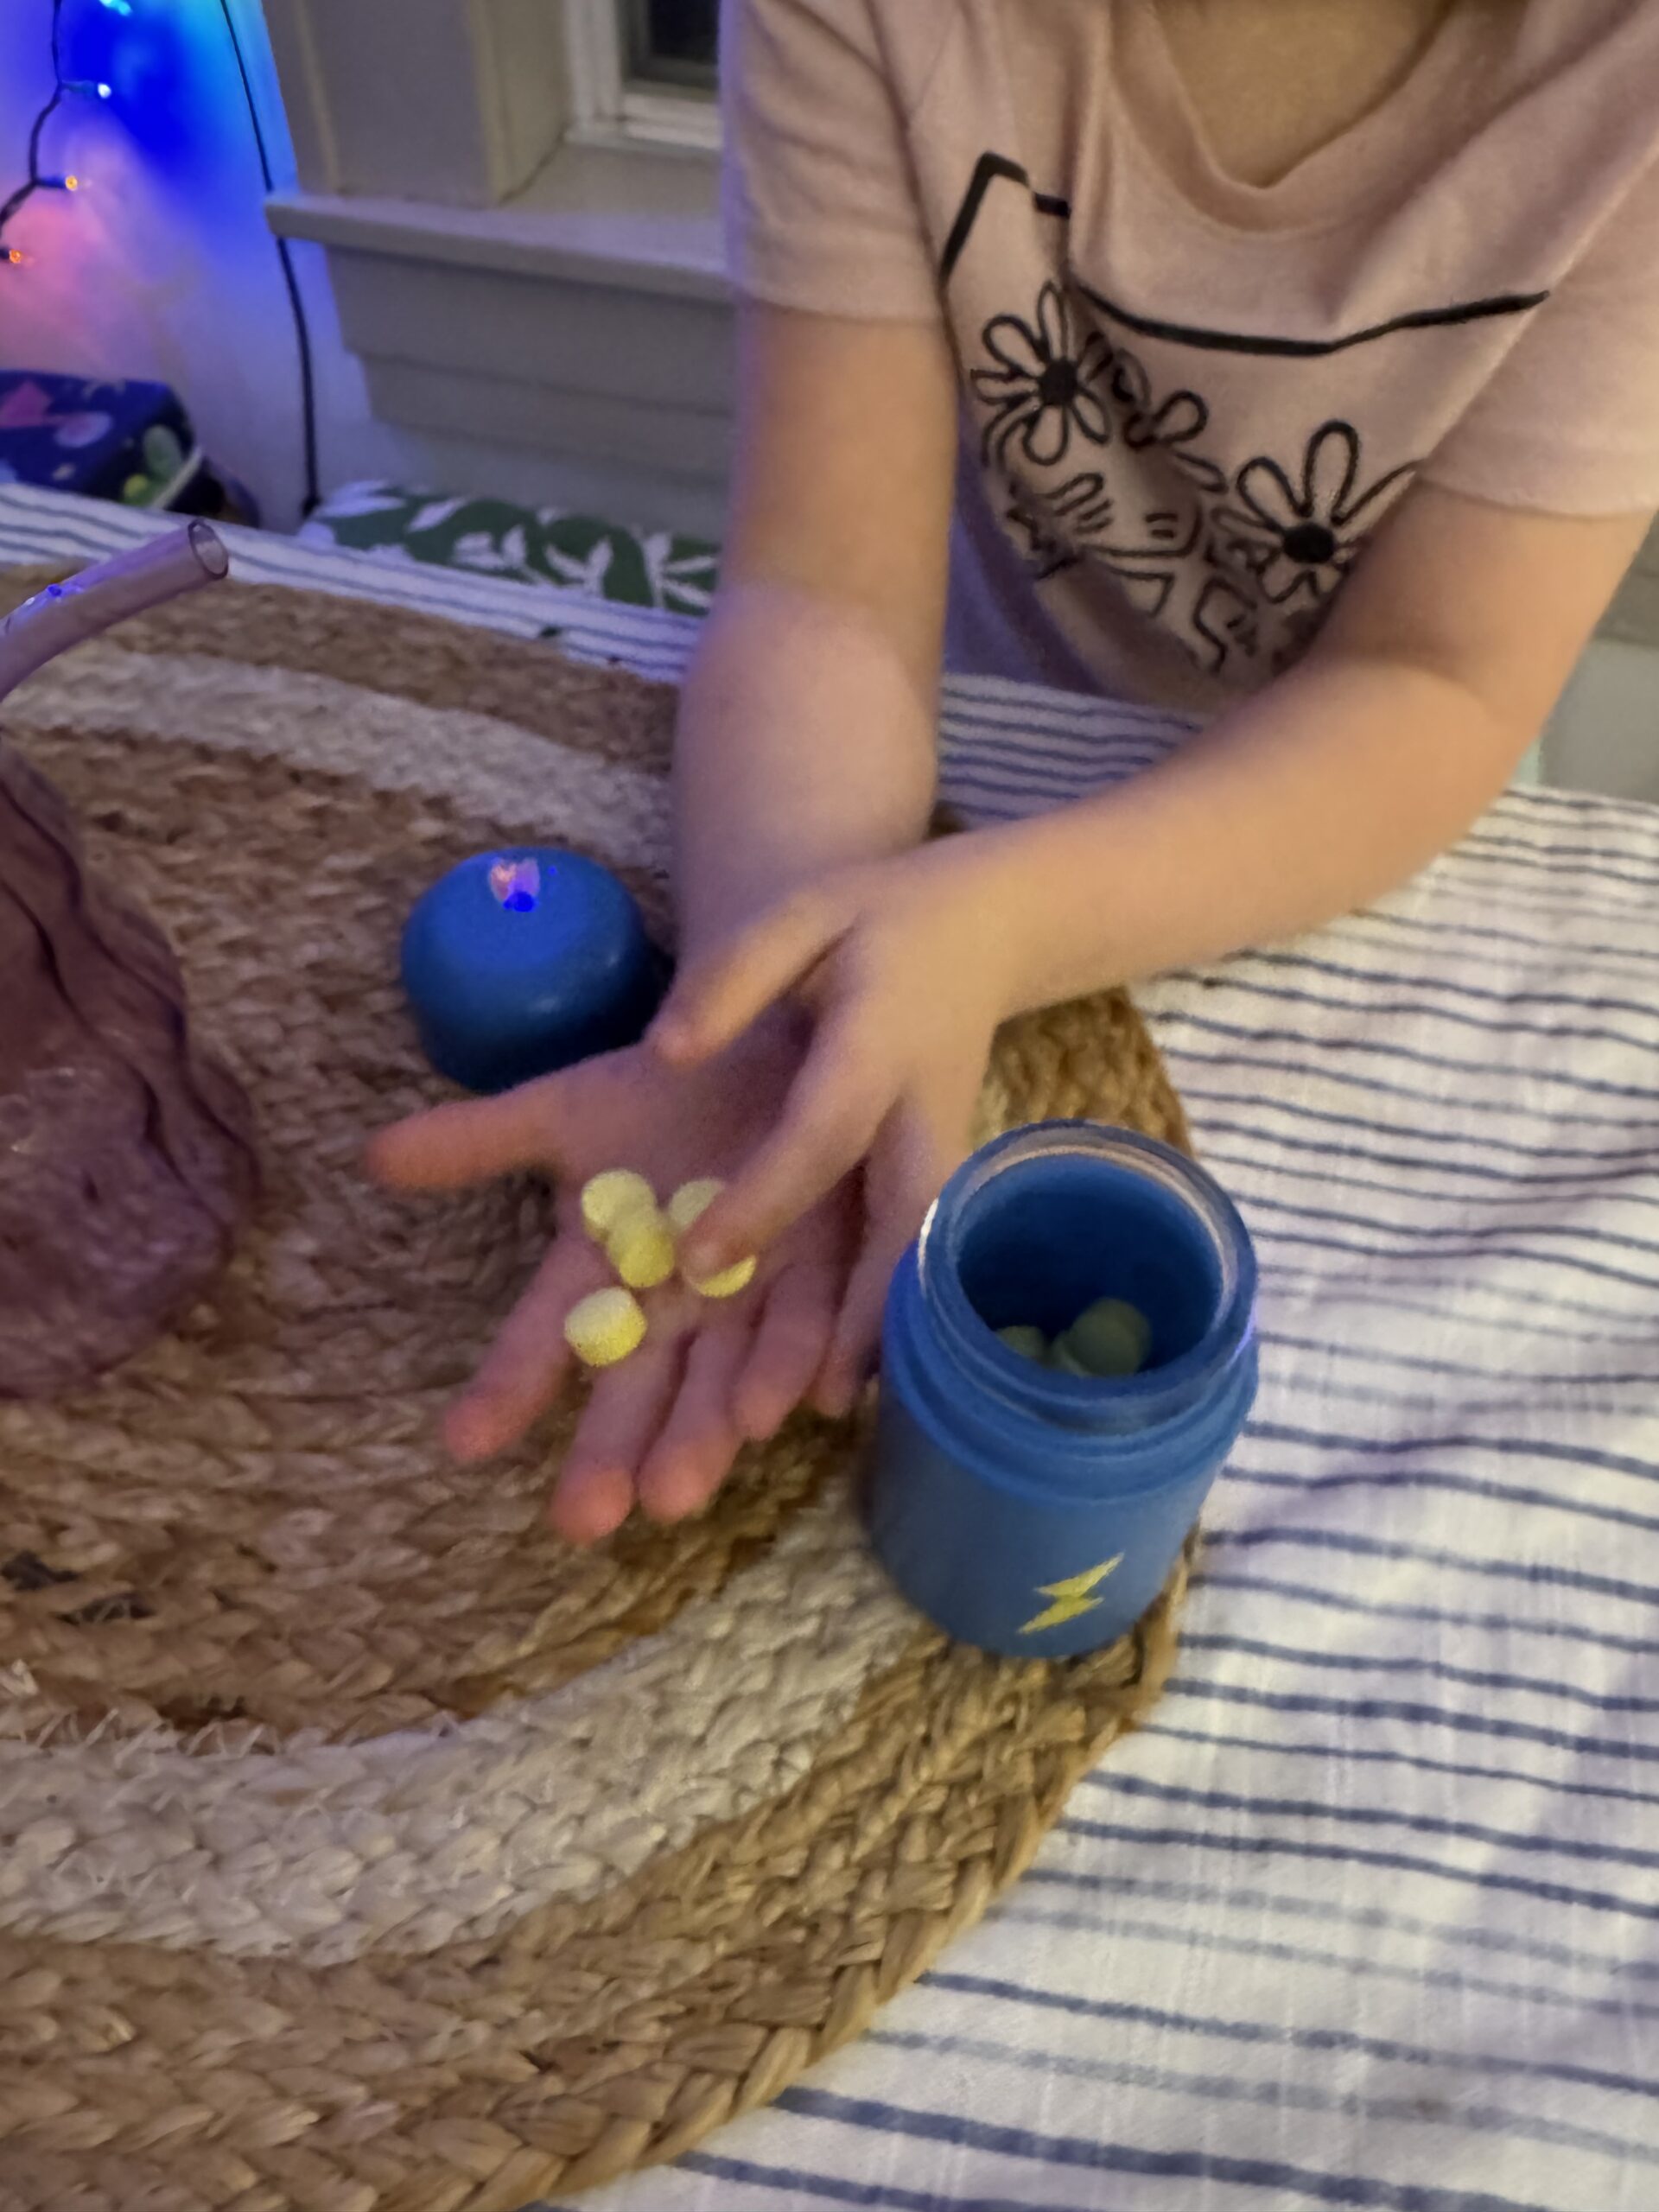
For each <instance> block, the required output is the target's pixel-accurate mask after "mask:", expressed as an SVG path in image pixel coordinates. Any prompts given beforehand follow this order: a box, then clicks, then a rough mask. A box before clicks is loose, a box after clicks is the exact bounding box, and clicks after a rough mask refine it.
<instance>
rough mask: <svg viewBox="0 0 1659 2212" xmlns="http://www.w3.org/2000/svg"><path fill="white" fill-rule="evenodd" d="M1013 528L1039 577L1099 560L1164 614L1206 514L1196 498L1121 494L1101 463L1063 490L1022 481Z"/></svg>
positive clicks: (1132, 594)
mask: <svg viewBox="0 0 1659 2212" xmlns="http://www.w3.org/2000/svg"><path fill="white" fill-rule="evenodd" d="M1007 523H1008V527H1009V529H1010V531H1012V532H1013V533H1014V535H1015V536H1016V537H1022V538H1023V539H1024V540H1025V542H1026V544H1027V548H1028V549H1029V550H1028V559H1029V563H1030V567H1031V572H1032V575H1033V577H1034V579H1035V580H1036V582H1039V583H1041V582H1045V581H1046V579H1047V578H1048V577H1050V576H1052V575H1058V574H1059V572H1060V570H1061V569H1075V568H1076V567H1077V566H1078V565H1079V563H1082V562H1084V561H1093V562H1096V563H1098V564H1099V565H1100V566H1101V567H1102V568H1103V569H1109V571H1110V573H1111V574H1112V575H1114V576H1116V578H1117V579H1118V581H1119V582H1120V583H1122V585H1123V586H1124V588H1125V590H1126V592H1127V594H1128V599H1129V602H1130V604H1131V605H1132V606H1133V607H1136V608H1137V609H1138V610H1139V611H1140V612H1141V613H1143V614H1148V615H1158V614H1161V613H1163V611H1164V608H1165V607H1166V605H1167V604H1168V601H1169V595H1170V593H1171V592H1172V591H1173V588H1174V585H1175V571H1176V567H1177V566H1178V565H1179V563H1180V562H1182V561H1184V560H1185V558H1186V557H1187V556H1188V555H1189V554H1190V553H1191V552H1192V550H1193V547H1194V546H1195V545H1196V543H1198V534H1199V531H1200V530H1201V528H1202V526H1203V516H1202V513H1201V511H1200V509H1199V506H1198V502H1197V501H1196V500H1192V501H1190V502H1188V503H1186V504H1185V505H1176V506H1170V505H1162V504H1160V505H1156V506H1150V507H1149V506H1147V505H1146V504H1145V502H1144V500H1142V499H1135V498H1131V499H1128V500H1124V499H1120V498H1119V497H1118V496H1117V494H1116V493H1114V491H1113V490H1112V487H1111V485H1110V483H1109V480H1108V479H1107V478H1106V476H1105V475H1104V474H1103V473H1102V471H1101V470H1099V469H1097V468H1090V469H1085V470H1084V471H1083V472H1082V473H1081V474H1078V475H1076V476H1072V477H1069V478H1068V479H1067V480H1066V481H1065V483H1064V484H1062V485H1060V486H1058V489H1056V490H1054V491H1052V492H1049V491H1042V490H1039V489H1037V488H1035V487H1034V486H1030V485H1023V484H1016V485H1015V486H1014V497H1013V499H1012V500H1011V501H1010V503H1009V505H1008V506H1007Z"/></svg>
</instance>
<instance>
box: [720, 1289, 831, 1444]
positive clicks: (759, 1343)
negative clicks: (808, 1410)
mask: <svg viewBox="0 0 1659 2212" xmlns="http://www.w3.org/2000/svg"><path fill="white" fill-rule="evenodd" d="M835 1319H836V1275H835V1270H834V1268H832V1267H831V1266H829V1263H828V1262H823V1263H819V1262H813V1261H801V1262H798V1263H797V1264H796V1265H795V1266H794V1267H791V1268H785V1270H784V1272H783V1274H781V1275H779V1278H778V1280H777V1281H776V1282H775V1283H773V1285H772V1288H771V1289H770V1291H769V1292H768V1293H767V1295H766V1308H765V1311H764V1312H763V1313H762V1314H761V1316H760V1328H759V1329H758V1330H757V1332H755V1337H754V1341H753V1345H752V1347H751V1349H750V1351H749V1355H748V1358H747V1361H746V1362H745V1363H744V1368H743V1372H742V1374H741V1376H740V1377H739V1379H738V1383H737V1387H736V1389H735V1390H734V1393H733V1396H732V1410H733V1414H734V1417H735V1419H736V1421H737V1426H738V1427H739V1429H740V1430H741V1432H742V1433H743V1434H744V1435H745V1436H746V1437H747V1438H748V1439H749V1440H751V1442H753V1443H756V1444H764V1443H766V1441H767V1440H768V1439H770V1438H772V1437H773V1436H775V1435H776V1434H777V1433H778V1431H779V1429H780V1428H781V1427H783V1425H784V1423H785V1421H787V1420H788V1419H789V1416H790V1415H791V1414H792V1413H793V1412H794V1410H795V1408H796V1407H797V1406H798V1405H800V1404H801V1403H802V1402H804V1399H805V1396H806V1394H807V1392H808V1391H809V1390H810V1389H811V1387H812V1383H813V1378H814V1377H815V1376H817V1372H818V1370H819V1369H820V1368H821V1367H822V1366H823V1360H824V1355H825V1352H826V1351H827V1350H828V1348H829V1332H830V1331H831V1329H832V1328H833V1327H834V1325H835Z"/></svg>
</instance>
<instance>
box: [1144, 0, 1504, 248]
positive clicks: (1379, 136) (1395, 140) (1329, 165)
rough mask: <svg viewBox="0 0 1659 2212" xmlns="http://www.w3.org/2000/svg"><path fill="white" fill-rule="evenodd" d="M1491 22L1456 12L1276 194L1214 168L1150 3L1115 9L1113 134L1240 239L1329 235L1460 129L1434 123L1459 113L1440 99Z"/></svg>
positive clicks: (1484, 14)
mask: <svg viewBox="0 0 1659 2212" xmlns="http://www.w3.org/2000/svg"><path fill="white" fill-rule="evenodd" d="M1488 12H1489V11H1488V10H1486V9H1485V8H1484V6H1481V5H1478V4H1471V0H1455V4H1454V5H1453V6H1452V8H1451V9H1450V10H1448V11H1447V13H1446V16H1444V17H1443V18H1442V20H1441V21H1440V23H1439V24H1438V25H1437V26H1436V28H1435V29H1434V31H1433V34H1432V35H1431V36H1430V37H1429V39H1428V41H1427V44H1426V45H1425V46H1424V47H1423V48H1422V50H1421V53H1420V54H1418V56H1417V58H1416V60H1414V62H1413V63H1412V65H1411V67H1410V68H1409V70H1408V72H1407V73H1406V75H1405V76H1404V78H1402V80H1401V82H1400V83H1399V84H1398V85H1396V86H1395V88H1394V90H1393V91H1392V92H1389V93H1388V94H1387V95H1386V96H1385V97H1384V98H1383V99H1381V100H1379V101H1378V102H1377V104H1376V106H1375V107H1373V108H1371V109H1370V111H1368V112H1367V113H1366V114H1364V115H1363V116H1362V117H1360V118H1359V119H1358V121H1357V122H1356V123H1353V124H1350V125H1349V127H1348V129H1347V130H1343V131H1340V132H1338V135H1337V136H1336V137H1334V138H1330V139H1327V140H1326V141H1325V143H1324V144H1323V145H1322V146H1319V147H1316V148H1315V149H1314V150H1313V152H1312V153H1310V154H1306V155H1304V156H1303V157H1302V159H1301V160H1300V161H1299V162H1296V163H1295V164H1294V166H1293V167H1292V168H1289V169H1287V171H1286V172H1285V174H1284V175H1282V176H1281V177H1278V178H1276V179H1275V180H1274V182H1273V183H1271V184H1250V183H1249V182H1247V181H1245V180H1244V179H1243V178H1241V177H1236V176H1235V175H1232V174H1231V172H1230V171H1229V170H1227V169H1225V168H1223V167H1222V165H1221V163H1220V162H1218V161H1217V158H1216V156H1215V154H1214V152H1213V150H1212V149H1211V145H1210V142H1209V140H1208V138H1207V137H1206V136H1205V130H1204V126H1203V124H1202V122H1201V121H1200V119H1199V117H1198V111H1197V109H1196V108H1195V107H1194V105H1193V104H1192V98H1191V96H1190V94H1189V93H1188V92H1187V88H1186V84H1185V79H1184V78H1183V77H1182V75H1181V72H1180V67H1179V64H1178V62H1177V61H1176V59H1175V55H1174V52H1173V48H1171V46H1170V44H1169V41H1168V39H1167V38H1166V35H1165V33H1164V27H1163V24H1162V22H1160V18H1159V14H1158V8H1157V0H1119V4H1118V7H1117V10H1116V14H1117V16H1118V24H1117V39H1116V46H1117V54H1116V67H1114V68H1113V70H1112V72H1111V76H1112V81H1113V85H1114V88H1115V91H1116V93H1117V95H1118V98H1117V101H1116V105H1117V107H1118V110H1119V119H1120V123H1121V124H1122V125H1123V126H1125V127H1126V128H1127V129H1128V130H1129V132H1130V133H1131V134H1132V135H1133V136H1134V137H1135V139H1136V140H1137V141H1138V142H1139V143H1140V144H1141V147H1142V149H1144V150H1145V152H1146V153H1147V156H1149V157H1150V158H1151V160H1152V162H1154V166H1155V167H1156V168H1158V169H1159V170H1160V171H1161V173H1162V175H1163V176H1164V178H1165V181H1166V182H1167V183H1169V184H1170V185H1172V186H1173V188H1174V189H1175V190H1176V192H1177V193H1178V194H1179V195H1180V196H1181V197H1182V198H1183V199H1185V200H1186V201H1187V202H1188V203H1189V204H1190V205H1191V206H1192V207H1194V208H1196V209H1197V210H1198V213H1201V214H1203V215H1205V217H1207V218H1208V219H1210V220H1211V221H1212V222H1215V223H1218V224H1220V225H1222V226H1224V227H1226V228H1229V229H1233V230H1240V231H1271V232H1287V231H1309V230H1325V229H1331V228H1335V227H1337V226H1340V225H1342V224H1344V223H1346V222H1349V221H1351V220H1353V219H1355V218H1357V216H1359V215H1361V214H1363V213H1365V212H1366V211H1367V210H1368V209H1369V208H1370V207H1371V206H1372V205H1373V204H1374V203H1375V202H1376V200H1379V199H1382V198H1384V197H1387V196H1389V194H1394V195H1396V196H1397V195H1398V194H1399V193H1400V191H1401V189H1402V184H1404V183H1405V182H1406V181H1408V179H1409V177H1410V176H1411V175H1413V174H1414V173H1415V171H1416V169H1417V168H1418V166H1419V163H1420V162H1421V158H1422V156H1423V154H1424V152H1425V151H1426V150H1427V149H1426V147H1425V145H1424V143H1423V142H1424V138H1425V137H1433V138H1434V139H1436V140H1438V139H1439V138H1440V136H1441V135H1442V133H1443V131H1444V130H1445V129H1446V127H1447V124H1450V125H1451V127H1452V128H1455V127H1456V116H1455V115H1454V114H1452V113H1446V114H1443V115H1440V116H1437V115H1436V114H1435V112H1434V111H1435V110H1436V108H1437V107H1438V108H1439V109H1440V110H1442V111H1456V112H1457V113H1459V114H1460V113H1461V112H1463V111H1464V110H1465V101H1463V100H1462V99H1454V100H1447V99H1445V97H1444V94H1445V88H1446V83H1447V81H1448V79H1455V78H1456V76H1457V73H1458V72H1459V69H1463V70H1465V81H1467V78H1466V68H1467V66H1468V65H1469V64H1470V63H1471V61H1472V60H1473V58H1474V53H1475V50H1476V49H1477V48H1478V47H1479V45H1480V44H1481V43H1482V42H1483V41H1484V37H1485V35H1486V32H1487V29H1488ZM1414 124H1416V125H1418V126H1419V127H1418V128H1415V129H1414ZM1437 125H1438V126H1439V127H1436V126H1437Z"/></svg>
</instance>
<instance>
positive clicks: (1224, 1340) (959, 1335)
mask: <svg viewBox="0 0 1659 2212" xmlns="http://www.w3.org/2000/svg"><path fill="white" fill-rule="evenodd" d="M1056 1158H1087V1159H1091V1160H1098V1161H1101V1162H1102V1163H1103V1164H1105V1165H1108V1166H1113V1167H1116V1168H1117V1169H1119V1170H1120V1171H1124V1172H1127V1173H1130V1174H1134V1175H1139V1176H1141V1177H1144V1178H1145V1179H1147V1180H1149V1181H1153V1182H1156V1183H1158V1184H1160V1185H1162V1187H1163V1188H1164V1189H1165V1190H1166V1191H1167V1192H1171V1193H1172V1194H1173V1196H1174V1197H1175V1198H1178V1199H1179V1201H1180V1203H1181V1204H1182V1205H1183V1206H1184V1208H1185V1211H1186V1212H1187V1214H1188V1215H1189V1217H1191V1218H1192V1219H1193V1220H1194V1221H1195V1222H1196V1223H1197V1224H1198V1226H1199V1228H1200V1229H1201V1230H1203V1232H1204V1233H1205V1236H1206V1237H1207V1238H1208V1240H1209V1242H1210V1243H1211V1245H1212V1247H1213V1249H1214V1251H1215V1255H1216V1260H1217V1269H1218V1274H1219V1287H1218V1290H1217V1299H1216V1306H1215V1312H1214V1313H1213V1315H1212V1317H1211V1322H1210V1325H1209V1326H1208V1327H1207V1328H1206V1329H1205V1332H1204V1334H1203V1335H1202V1336H1201V1337H1200V1338H1199V1339H1198V1342H1197V1344H1193V1345H1192V1346H1191V1347H1189V1349H1188V1350H1187V1351H1184V1352H1180V1353H1178V1354H1177V1355H1176V1356H1175V1357H1174V1358H1173V1359H1170V1360H1167V1361H1165V1362H1163V1363H1161V1364H1160V1365H1159V1366H1156V1367H1151V1368H1147V1369H1145V1370H1142V1371H1141V1373H1140V1374H1138V1375H1135V1376H1122V1377H1114V1378H1112V1379H1110V1380H1106V1379H1103V1378H1098V1377H1096V1376H1072V1375H1070V1374H1067V1373H1065V1372H1063V1371H1058V1370H1053V1369H1048V1368H1040V1367H1034V1366H1033V1363H1032V1362H1031V1361H1030V1360H1029V1359H1027V1358H1026V1357H1023V1356H1022V1355H1021V1354H1020V1353H1019V1352H1016V1351H1012V1350H1010V1349H1009V1347H1008V1346H1007V1345H1006V1344H1002V1343H1001V1341H1000V1340H999V1339H998V1338H997V1336H996V1334H995V1331H994V1330H993V1329H992V1328H991V1326H990V1325H989V1324H988V1322H987V1321H986V1320H985V1319H984V1318H983V1316H982V1314H981V1313H979V1312H978V1310H977V1309H976V1306H974V1304H973V1301H972V1300H970V1299H969V1296H968V1294H967V1291H966V1290H965V1289H964V1288H963V1282H962V1271H961V1266H960V1259H961V1253H962V1247H963V1240H964V1238H965V1236H966V1235H967V1234H968V1232H969V1230H970V1229H971V1226H972V1224H973V1217H974V1202H975V1200H976V1198H978V1197H979V1196H980V1195H981V1193H982V1192H984V1191H986V1190H988V1188H989V1187H990V1186H991V1185H993V1184H994V1183H995V1182H996V1181H997V1180H998V1179H1000V1178H1001V1176H1003V1175H1006V1174H1007V1173H1011V1172H1014V1171H1015V1170H1017V1169H1019V1168H1020V1167H1021V1166H1025V1165H1026V1164H1027V1163H1028V1162H1030V1161H1033V1160H1052V1159H1056ZM916 1265H917V1275H918V1284H919V1287H920V1289H921V1293H922V1296H923V1298H924V1300H925V1303H926V1305H927V1306H929V1307H930V1308H931V1311H932V1313H933V1314H934V1317H935V1322H936V1325H937V1327H938V1333H939V1336H940V1338H941V1339H942V1340H943V1342H944V1344H945V1346H946V1347H947V1349H948V1350H949V1351H950V1355H951V1357H952V1360H953V1362H954V1363H956V1364H957V1365H958V1366H960V1367H968V1368H971V1370H972V1372H973V1374H974V1377H975V1381H976V1386H977V1387H978V1388H979V1389H984V1390H988V1392H990V1394H991V1395H993V1396H994V1397H995V1398H996V1399H997V1400H999V1401H1000V1402H1001V1403H1002V1404H1003V1405H1004V1406H1005V1408H1007V1409H1008V1410H1010V1411H1013V1412H1016V1413H1018V1414H1024V1415H1027V1416H1031V1415H1036V1416H1037V1417H1039V1418H1040V1419H1041V1420H1043V1421H1046V1423H1048V1424H1050V1425H1058V1426H1060V1427H1069V1428H1073V1429H1081V1430H1092V1431H1095V1432H1096V1433H1099V1432H1101V1431H1108V1432H1113V1431H1116V1432H1117V1433H1133V1432H1135V1431H1139V1430H1142V1429H1146V1428H1149V1427H1154V1426H1155V1425H1158V1424H1160V1423H1162V1422H1164V1421H1167V1420H1171V1419H1174V1418H1178V1417H1179V1415H1180V1414H1182V1413H1183V1412H1185V1410H1186V1409H1187V1408H1189V1406H1191V1405H1192V1402H1194V1399H1195V1396H1196V1395H1198V1393H1199V1391H1200V1389H1202V1388H1204V1387H1205V1386H1209V1385H1212V1384H1213V1383H1215V1382H1216V1380H1217V1378H1218V1377H1219V1376H1221V1375H1222V1374H1224V1373H1225V1371H1226V1370H1228V1369H1229V1368H1230V1367H1231V1366H1232V1365H1233V1363H1235V1361H1236V1359H1237V1358H1238V1357H1240V1355H1241V1354H1242V1353H1243V1352H1244V1351H1246V1349H1247V1348H1248V1347H1249V1344H1250V1343H1251V1342H1252V1340H1253V1335H1254V1319H1255V1294H1256V1281H1257V1271H1256V1262H1255V1249H1254V1247H1253V1245H1252V1243H1251V1241H1250V1236H1249V1230H1248V1229H1247V1228H1246V1227H1245V1224H1244V1221H1243V1217H1242V1215H1241V1214H1240V1212H1239V1211H1238V1208H1237V1207H1236V1205H1234V1203H1233V1201H1232V1199H1231V1198H1229V1197H1228V1195H1227V1193H1226V1192H1224V1190H1223V1189H1222V1187H1221V1185H1219V1184H1218V1183H1217V1181H1216V1180H1215V1179H1214V1178H1213V1177H1212V1176H1211V1175H1210V1174H1208V1173H1206V1172H1205V1169H1204V1168H1202V1167H1200V1166H1198V1162H1197V1161H1196V1160H1192V1159H1190V1158H1189V1157H1188V1156H1187V1155H1186V1154H1185V1153H1180V1152H1177V1151H1176V1150H1175V1149H1174V1148H1173V1146H1170V1145H1166V1144H1164V1143H1162V1142H1160V1141H1159V1140H1158V1139H1157V1138H1155V1137H1147V1136H1143V1135H1141V1134H1140V1133H1139V1132H1138V1131H1136V1130H1133V1129H1127V1128H1116V1127H1114V1126H1112V1125H1110V1124H1109V1123H1106V1122H1090V1121H1085V1120H1081V1119H1069V1120H1054V1121H1047V1122H1031V1123H1028V1124H1027V1125H1026V1126H1025V1127H1023V1128H1017V1129H1012V1130H1009V1131H1007V1133H1006V1134H1005V1135H1002V1136H1000V1137H995V1138H993V1139H992V1140H991V1141H990V1142H989V1143H988V1144H987V1145H984V1146H982V1147H981V1148H980V1149H979V1150H978V1151H977V1152H976V1153H975V1154H973V1155H972V1156H971V1157H970V1158H969V1159H968V1160H965V1161H964V1162H963V1165H962V1166H960V1167H959V1168H958V1169H957V1172H956V1173H955V1174H954V1175H952V1176H951V1178H950V1181H949V1182H948V1183H946V1185H945V1186H944V1189H943V1191H941V1192H940V1193H939V1195H938V1198H937V1199H936V1200H935V1201H934V1203H933V1205H932V1206H931V1208H930V1209H929V1211H928V1215H927V1218H926V1220H925V1222H924V1223H923V1224H922V1230H921V1234H920V1236H919V1237H918V1240H917V1253H916Z"/></svg>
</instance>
